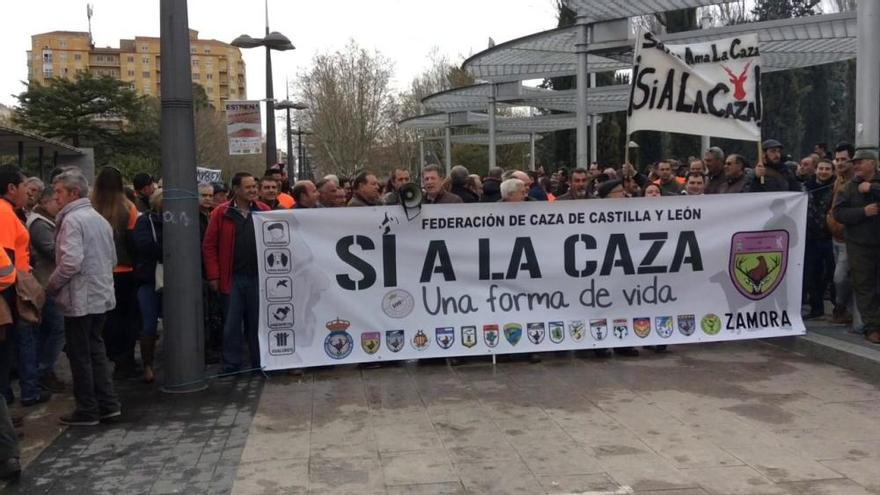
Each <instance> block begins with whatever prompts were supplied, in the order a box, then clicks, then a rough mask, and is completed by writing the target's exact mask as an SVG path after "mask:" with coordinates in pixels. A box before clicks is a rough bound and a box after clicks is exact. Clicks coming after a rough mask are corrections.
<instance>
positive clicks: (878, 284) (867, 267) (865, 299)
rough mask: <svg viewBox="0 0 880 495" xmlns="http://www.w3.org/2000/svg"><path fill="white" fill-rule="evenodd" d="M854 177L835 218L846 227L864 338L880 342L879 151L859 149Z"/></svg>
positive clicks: (840, 199) (836, 207)
mask: <svg viewBox="0 0 880 495" xmlns="http://www.w3.org/2000/svg"><path fill="white" fill-rule="evenodd" d="M851 161H852V164H853V179H852V180H851V181H849V182H848V183H846V185H845V186H844V188H843V190H841V191H840V194H839V195H838V196H837V197H836V198H835V202H834V206H833V208H834V209H833V212H834V219H835V220H837V221H838V222H840V223H842V224H843V225H844V227H845V234H844V235H845V239H846V252H847V256H848V257H849V266H850V277H851V278H852V286H853V292H855V295H856V306H858V309H859V312H861V314H862V321H863V322H864V323H865V327H864V330H865V338H866V339H868V341H870V342H872V343H874V344H880V204H878V203H880V177H878V175H877V151H876V150H873V149H865V148H861V149H857V150H856V153H855V155H854V156H853V158H852V160H851Z"/></svg>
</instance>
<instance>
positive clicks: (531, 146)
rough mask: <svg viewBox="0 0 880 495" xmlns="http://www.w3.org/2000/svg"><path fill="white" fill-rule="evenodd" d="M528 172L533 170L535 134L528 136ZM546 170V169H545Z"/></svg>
mask: <svg viewBox="0 0 880 495" xmlns="http://www.w3.org/2000/svg"><path fill="white" fill-rule="evenodd" d="M529 170H532V171H534V170H535V133H534V132H533V133H531V134H529ZM545 170H546V169H545Z"/></svg>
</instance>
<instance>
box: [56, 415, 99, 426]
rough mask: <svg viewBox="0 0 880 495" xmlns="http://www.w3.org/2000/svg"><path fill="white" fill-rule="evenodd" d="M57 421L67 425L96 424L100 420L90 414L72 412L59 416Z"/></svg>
mask: <svg viewBox="0 0 880 495" xmlns="http://www.w3.org/2000/svg"><path fill="white" fill-rule="evenodd" d="M58 422H59V423H61V424H63V425H67V426H97V425H99V424H101V422H100V421H99V420H98V419H97V418H94V417H92V416H86V415H84V414H82V413H80V412H74V413H72V414H68V415H66V416H61V417H60V418H59V419H58Z"/></svg>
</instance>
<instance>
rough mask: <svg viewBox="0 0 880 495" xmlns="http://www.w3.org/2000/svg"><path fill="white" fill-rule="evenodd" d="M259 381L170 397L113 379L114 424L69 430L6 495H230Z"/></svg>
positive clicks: (241, 381) (214, 386)
mask: <svg viewBox="0 0 880 495" xmlns="http://www.w3.org/2000/svg"><path fill="white" fill-rule="evenodd" d="M262 383H263V379H262V378H261V377H247V378H238V379H235V378H228V379H223V380H218V381H215V382H213V383H212V385H211V387H210V388H209V389H208V390H205V391H203V392H197V393H193V394H187V395H168V394H163V393H161V392H159V391H158V390H156V387H154V386H148V385H144V384H140V383H137V382H117V383H116V387H117V391H118V392H119V394H120V396H121V398H122V403H123V413H124V414H123V417H122V418H121V420H120V421H119V422H118V423H115V424H111V425H101V426H98V427H80V428H68V429H67V430H66V431H65V432H64V433H62V434H61V435H60V436H59V437H58V438H57V439H56V440H55V441H54V442H53V443H52V444H51V445H50V446H49V447H48V448H46V449H45V450H44V451H43V452H42V453H41V454H40V455H39V456H38V457H37V459H36V460H35V461H33V462H32V463H30V464H29V465H28V466H26V468H25V471H24V477H23V479H22V480H21V482H20V483H19V484H17V485H12V486H8V487H6V489H5V490H4V491H3V493H10V494H28V495H31V494H52V495H56V494H58V495H60V494H78V495H91V494H95V495H97V494H125V495H128V494H148V493H149V494H170V493H185V494H212V495H213V494H223V493H229V492H230V490H231V488H232V484H233V481H234V479H235V473H236V466H237V465H238V463H239V459H240V457H241V453H242V451H243V449H244V445H245V442H246V440H247V435H248V430H249V428H250V426H251V419H252V418H253V414H254V411H255V410H256V408H257V404H258V402H259V397H260V389H261V387H262ZM53 420H54V418H53Z"/></svg>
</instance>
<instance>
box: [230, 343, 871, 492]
mask: <svg viewBox="0 0 880 495" xmlns="http://www.w3.org/2000/svg"><path fill="white" fill-rule="evenodd" d="M543 356H544V360H543V362H542V363H540V364H529V363H528V362H523V361H510V362H499V364H498V365H497V366H495V367H492V366H491V364H489V362H488V361H487V360H485V359H482V360H479V361H476V362H469V363H466V364H463V365H460V366H454V367H450V366H447V365H445V364H438V363H431V364H424V363H423V364H415V363H406V364H403V365H388V366H383V367H380V368H377V369H361V368H357V367H337V368H328V369H321V370H315V371H311V372H308V373H306V374H305V375H304V376H302V377H285V378H283V379H280V380H279V379H273V380H270V381H269V382H267V383H266V384H265V386H264V389H263V392H262V397H261V400H260V405H259V409H258V410H257V412H256V414H255V416H254V419H253V422H252V424H251V429H250V432H249V434H248V437H247V444H246V446H245V448H244V451H243V453H242V455H241V459H240V463H239V464H238V471H237V474H236V478H235V485H234V488H233V493H235V494H247V495H251V494H298V493H302V494H305V493H314V494H324V493H345V494H373V493H377V494H459V493H498V494H516V493H523V494H535V493H554V494H557V493H558V494H562V493H587V494H629V493H636V494H654V495H683V494H688V495H697V494H702V495H706V494H724V495H728V494H731V495H733V494H745V495H755V494H799V495H800V494H808V495H809V494H834V495H837V494H843V495H847V494H870V493H873V494H880V421H878V420H877V411H878V410H880V388H878V386H877V385H876V384H872V383H869V382H867V381H865V380H864V379H862V378H860V377H858V376H855V375H853V374H851V373H850V372H847V371H845V370H843V369H841V368H837V367H834V366H831V365H826V364H822V363H819V362H817V361H815V360H811V359H806V358H803V357H800V356H798V355H796V354H793V353H790V352H787V351H784V350H781V349H779V348H776V347H775V346H770V345H768V344H765V343H762V342H729V343H722V344H712V345H690V346H676V347H673V348H671V352H670V353H668V354H665V355H654V354H653V353H650V352H647V353H645V352H643V354H642V356H641V357H639V358H634V359H630V358H613V359H608V360H596V359H593V358H592V357H589V356H580V355H573V354H571V353H560V354H557V355H553V354H545V355H543Z"/></svg>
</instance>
